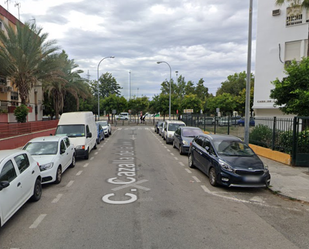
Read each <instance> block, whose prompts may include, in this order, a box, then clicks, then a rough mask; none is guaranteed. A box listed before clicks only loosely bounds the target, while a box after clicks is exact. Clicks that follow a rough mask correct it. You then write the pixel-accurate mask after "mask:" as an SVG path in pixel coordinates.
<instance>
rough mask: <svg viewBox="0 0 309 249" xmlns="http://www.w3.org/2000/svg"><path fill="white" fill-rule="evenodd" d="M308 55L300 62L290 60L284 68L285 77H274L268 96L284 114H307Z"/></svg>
mask: <svg viewBox="0 0 309 249" xmlns="http://www.w3.org/2000/svg"><path fill="white" fill-rule="evenodd" d="M308 72H309V57H304V58H303V59H302V60H301V61H300V62H296V61H295V60H294V61H292V63H291V65H290V66H287V67H286V68H285V73H286V74H287V77H286V78H283V80H279V79H276V80H275V81H273V82H272V84H273V85H274V86H275V88H274V89H273V90H271V93H270V97H271V98H272V99H274V101H275V106H279V108H280V110H281V111H283V112H284V113H286V114H295V115H299V116H309V108H308V106H309V73H308Z"/></svg>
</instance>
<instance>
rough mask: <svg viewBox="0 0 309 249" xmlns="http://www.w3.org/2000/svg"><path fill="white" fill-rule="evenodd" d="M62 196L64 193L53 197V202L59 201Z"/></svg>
mask: <svg viewBox="0 0 309 249" xmlns="http://www.w3.org/2000/svg"><path fill="white" fill-rule="evenodd" d="M62 196H63V194H58V195H57V197H56V198H55V199H53V201H52V203H57V202H58V201H59V200H60V199H61V197H62Z"/></svg>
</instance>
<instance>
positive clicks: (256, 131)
mask: <svg viewBox="0 0 309 249" xmlns="http://www.w3.org/2000/svg"><path fill="white" fill-rule="evenodd" d="M272 134H273V132H272V129H271V128H269V127H268V126H266V125H262V124H259V125H257V126H255V127H254V128H253V130H252V131H251V132H250V135H249V143H252V144H256V145H259V146H262V147H265V148H270V147H271V142H272Z"/></svg>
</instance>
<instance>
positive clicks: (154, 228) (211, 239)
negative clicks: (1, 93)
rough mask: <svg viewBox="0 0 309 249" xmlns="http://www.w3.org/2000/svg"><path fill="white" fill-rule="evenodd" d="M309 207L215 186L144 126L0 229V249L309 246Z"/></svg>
mask: <svg viewBox="0 0 309 249" xmlns="http://www.w3.org/2000/svg"><path fill="white" fill-rule="evenodd" d="M308 224H309V205H308V204H304V203H300V202H296V201H293V200H289V199H284V198H281V197H279V196H276V195H274V194H272V193H271V192H270V191H269V190H267V189H242V188H231V189H230V188H223V187H217V188H214V187H212V186H211V185H210V184H209V182H208V178H207V177H206V176H205V175H203V174H202V173H201V172H200V171H199V170H197V169H190V168H189V167H188V166H187V156H185V155H179V152H178V151H177V150H176V149H173V147H172V145H170V144H168V145H167V144H165V141H164V140H163V139H162V138H161V137H160V136H159V135H158V134H156V133H154V131H153V128H152V127H149V126H144V125H138V126H120V127H117V130H114V131H113V134H112V136H110V137H109V138H106V139H105V140H104V141H102V142H101V144H100V145H98V149H97V150H94V151H92V152H91V153H90V157H89V160H78V161H77V164H76V167H75V168H72V169H68V170H67V171H66V172H65V173H64V175H63V179H62V182H61V183H60V184H58V185H55V184H49V185H45V186H43V195H42V199H41V200H40V201H39V202H36V203H31V202H29V203H27V204H26V205H25V206H24V207H23V208H22V209H21V210H20V211H18V212H17V213H16V214H15V215H14V216H13V217H12V218H11V219H10V220H9V221H8V222H7V223H6V224H5V225H4V226H3V227H2V228H1V229H0V249H13V248H14V249H16V248H19V249H47V248H48V249H51V248H52V249H69V248H70V249H73V248H74V249H79V248H87V249H90V248H95V249H101V248H112V249H121V248H125V249H142V248H147V249H148V248H149V249H158V248H164V249H165V248H176V249H180V248H203V249H204V248H229V249H230V248H237V249H239V248H280V249H284V248H287V249H293V248H309V236H308Z"/></svg>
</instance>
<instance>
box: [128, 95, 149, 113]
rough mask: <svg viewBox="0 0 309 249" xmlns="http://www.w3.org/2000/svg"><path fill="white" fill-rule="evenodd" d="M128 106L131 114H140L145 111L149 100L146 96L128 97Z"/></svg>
mask: <svg viewBox="0 0 309 249" xmlns="http://www.w3.org/2000/svg"><path fill="white" fill-rule="evenodd" d="M128 108H129V109H130V110H131V113H132V114H140V112H142V113H146V112H147V111H148V108H149V100H148V98H147V97H146V96H143V97H139V98H134V99H130V100H129V103H128Z"/></svg>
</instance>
